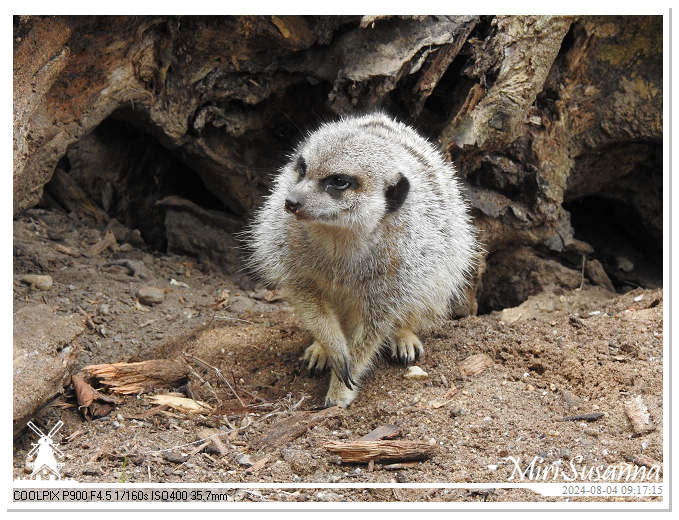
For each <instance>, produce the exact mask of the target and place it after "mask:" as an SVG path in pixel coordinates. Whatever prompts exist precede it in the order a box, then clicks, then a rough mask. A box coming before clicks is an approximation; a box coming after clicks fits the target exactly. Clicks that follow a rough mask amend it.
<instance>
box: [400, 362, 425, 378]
mask: <svg viewBox="0 0 679 520" xmlns="http://www.w3.org/2000/svg"><path fill="white" fill-rule="evenodd" d="M403 377H404V378H406V379H426V378H427V377H429V374H427V373H426V372H425V371H424V370H422V369H421V368H420V367H418V366H417V365H413V366H411V367H408V370H406V373H405V374H403Z"/></svg>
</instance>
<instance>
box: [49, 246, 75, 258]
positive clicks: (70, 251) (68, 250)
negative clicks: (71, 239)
mask: <svg viewBox="0 0 679 520" xmlns="http://www.w3.org/2000/svg"><path fill="white" fill-rule="evenodd" d="M54 249H55V250H56V251H58V252H59V253H63V254H65V255H68V256H72V257H73V258H78V257H79V256H80V251H78V250H76V249H73V248H72V247H68V246H65V245H62V244H56V245H55V246H54Z"/></svg>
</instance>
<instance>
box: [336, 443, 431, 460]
mask: <svg viewBox="0 0 679 520" xmlns="http://www.w3.org/2000/svg"><path fill="white" fill-rule="evenodd" d="M325 448H326V449H327V450H328V451H329V452H331V453H334V454H336V455H339V456H340V457H341V458H342V462H370V461H371V460H374V461H375V462H410V461H421V460H426V459H428V458H430V457H431V456H432V455H433V454H434V452H435V450H436V446H435V445H430V444H429V443H426V442H423V441H400V440H388V439H384V440H378V441H361V440H358V441H349V442H340V441H332V442H329V443H327V444H325Z"/></svg>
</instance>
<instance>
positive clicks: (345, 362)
mask: <svg viewBox="0 0 679 520" xmlns="http://www.w3.org/2000/svg"><path fill="white" fill-rule="evenodd" d="M328 361H329V364H330V368H331V369H332V373H333V376H335V377H336V378H337V380H339V381H341V382H342V383H344V385H345V386H346V387H347V388H348V389H349V390H353V389H355V388H358V383H356V381H354V379H353V378H352V377H351V360H350V359H349V356H348V355H346V354H344V355H342V356H341V357H339V356H333V357H330V358H329V360H328ZM333 379H334V378H333Z"/></svg>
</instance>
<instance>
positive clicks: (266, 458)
mask: <svg viewBox="0 0 679 520" xmlns="http://www.w3.org/2000/svg"><path fill="white" fill-rule="evenodd" d="M270 457H271V456H270V455H265V456H264V457H262V458H261V459H259V460H257V461H255V462H254V464H253V465H252V466H250V467H249V468H248V469H246V470H245V473H257V472H258V471H259V470H261V469H262V468H263V467H264V466H266V463H267V462H269V458H270Z"/></svg>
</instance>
